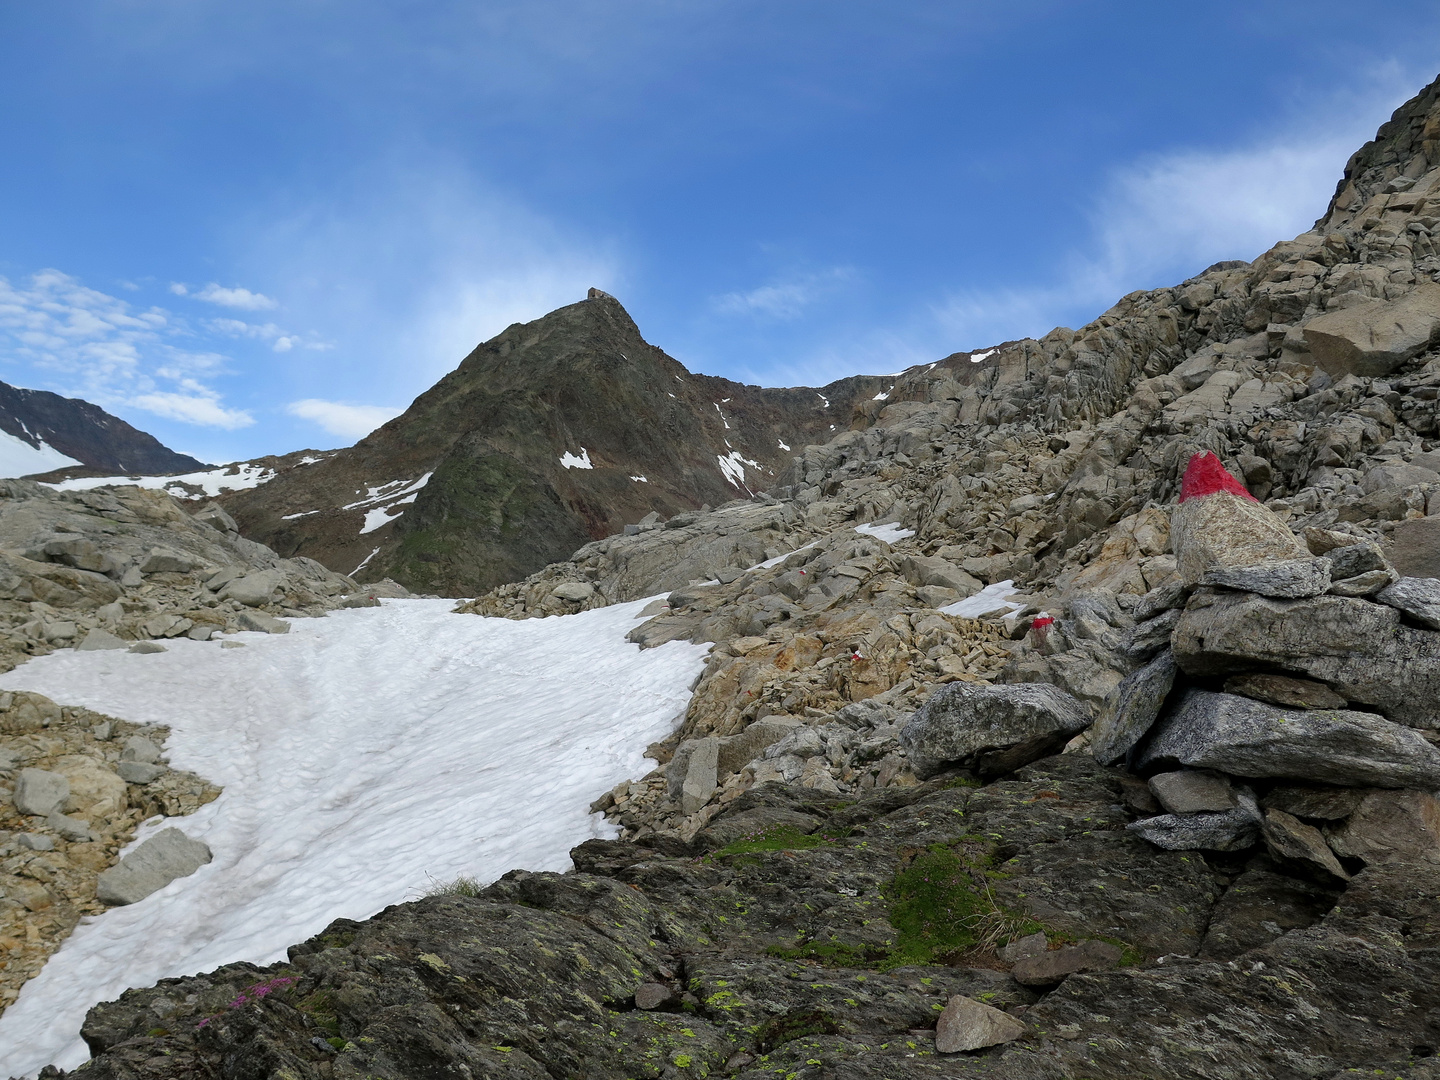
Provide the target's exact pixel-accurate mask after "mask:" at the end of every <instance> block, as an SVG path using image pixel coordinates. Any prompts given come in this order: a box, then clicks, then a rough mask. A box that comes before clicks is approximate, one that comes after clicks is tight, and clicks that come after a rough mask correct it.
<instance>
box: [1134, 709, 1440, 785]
mask: <svg viewBox="0 0 1440 1080" xmlns="http://www.w3.org/2000/svg"><path fill="white" fill-rule="evenodd" d="M1176 765H1188V766H1190V767H1191V768H1198V769H1205V768H1208V769H1218V770H1219V771H1221V772H1224V773H1229V774H1230V775H1231V776H1245V777H1253V778H1257V779H1258V778H1266V777H1271V778H1283V779H1291V780H1310V781H1316V782H1319V783H1325V784H1341V785H1349V786H1352V787H1387V788H1407V787H1416V788H1437V787H1440V750H1437V749H1436V748H1435V747H1434V746H1432V745H1430V743H1429V742H1427V741H1426V740H1425V738H1424V737H1423V736H1421V735H1420V733H1419V732H1417V731H1414V730H1412V729H1411V728H1407V727H1404V726H1402V725H1400V724H1394V723H1391V722H1390V721H1388V720H1384V719H1382V718H1380V717H1378V716H1376V715H1375V714H1374V713H1362V712H1353V711H1347V710H1342V709H1279V708H1276V707H1275V706H1273V705H1266V704H1265V703H1263V702H1260V701H1255V700H1252V699H1251V698H1245V697H1239V696H1237V695H1235V694H1216V693H1213V692H1211V691H1208V690H1197V689H1191V690H1187V691H1186V692H1185V695H1184V696H1183V697H1182V698H1181V699H1180V701H1179V703H1178V705H1177V706H1176V708H1175V709H1174V711H1173V712H1171V713H1170V714H1169V715H1167V716H1164V717H1162V718H1161V719H1160V721H1159V722H1158V723H1157V724H1156V725H1155V728H1154V729H1153V731H1152V734H1151V739H1150V741H1149V742H1148V743H1147V744H1146V746H1145V749H1144V751H1143V752H1142V753H1141V754H1140V755H1139V757H1138V760H1137V762H1136V766H1137V768H1140V769H1144V770H1153V769H1164V768H1174V767H1175V766H1176Z"/></svg>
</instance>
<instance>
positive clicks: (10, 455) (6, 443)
mask: <svg viewBox="0 0 1440 1080" xmlns="http://www.w3.org/2000/svg"><path fill="white" fill-rule="evenodd" d="M25 430H26V431H29V430H30V429H29V428H26V429H25ZM80 464H82V462H79V461H76V460H75V459H74V458H72V457H66V456H65V455H64V454H62V453H61V452H60V451H59V450H56V449H55V448H54V447H53V446H51V445H50V444H49V443H47V442H45V441H44V440H43V439H42V440H40V445H39V446H38V447H36V446H31V445H30V444H29V443H28V442H26V441H25V440H24V439H21V438H18V437H17V436H14V435H11V434H10V433H9V432H8V431H0V477H6V478H8V477H12V476H29V475H31V474H32V473H44V472H49V471H50V470H51V469H63V468H66V467H67V466H70V465H80Z"/></svg>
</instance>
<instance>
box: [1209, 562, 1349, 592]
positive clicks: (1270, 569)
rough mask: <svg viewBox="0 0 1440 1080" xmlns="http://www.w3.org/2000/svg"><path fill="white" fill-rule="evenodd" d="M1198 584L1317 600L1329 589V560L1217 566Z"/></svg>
mask: <svg viewBox="0 0 1440 1080" xmlns="http://www.w3.org/2000/svg"><path fill="white" fill-rule="evenodd" d="M1200 584H1201V585H1210V586H1219V587H1221V588H1225V589H1237V590H1239V591H1241V592H1250V593H1257V594H1258V595H1260V596H1278V597H1282V598H1284V599H1289V600H1294V599H1299V598H1300V597H1305V596H1319V595H1320V594H1321V593H1323V592H1326V591H1328V590H1329V588H1330V560H1329V559H1323V558H1320V559H1317V558H1305V559H1280V560H1276V561H1274V562H1268V563H1260V564H1259V565H1258V566H1220V567H1216V568H1215V569H1214V570H1207V571H1206V572H1205V574H1204V575H1203V576H1202V577H1201V578H1200Z"/></svg>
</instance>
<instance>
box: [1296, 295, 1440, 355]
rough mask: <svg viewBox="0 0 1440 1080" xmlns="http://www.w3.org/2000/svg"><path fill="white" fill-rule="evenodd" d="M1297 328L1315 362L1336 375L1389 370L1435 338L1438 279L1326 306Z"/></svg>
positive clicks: (1439, 326) (1439, 334) (1439, 315)
mask: <svg viewBox="0 0 1440 1080" xmlns="http://www.w3.org/2000/svg"><path fill="white" fill-rule="evenodd" d="M1302 332H1303V333H1304V335H1305V343H1306V344H1307V345H1309V346H1310V353H1311V355H1312V356H1314V357H1315V362H1316V363H1317V364H1319V365H1320V366H1321V367H1322V368H1324V369H1325V370H1326V371H1327V372H1329V373H1330V374H1331V375H1333V376H1334V377H1335V378H1340V377H1341V376H1343V375H1359V376H1361V377H1370V378H1374V377H1377V376H1382V375H1388V374H1390V373H1391V372H1392V371H1394V370H1395V369H1396V368H1398V367H1400V366H1401V365H1402V364H1404V363H1405V362H1406V361H1407V360H1411V359H1413V358H1414V357H1416V356H1419V355H1420V354H1421V353H1422V352H1424V351H1425V350H1426V349H1427V348H1428V347H1429V346H1430V345H1431V343H1432V342H1434V341H1436V340H1437V338H1440V285H1436V284H1434V283H1433V282H1429V281H1426V282H1422V283H1421V284H1420V285H1419V286H1417V287H1416V288H1415V289H1414V290H1413V291H1411V292H1409V293H1406V294H1405V295H1404V296H1402V297H1400V298H1399V299H1397V300H1389V301H1385V300H1372V301H1369V302H1367V303H1361V304H1355V305H1353V306H1351V307H1345V308H1341V309H1340V310H1338V311H1329V312H1326V313H1325V314H1323V315H1320V316H1317V317H1316V318H1314V319H1312V320H1311V321H1310V322H1308V323H1306V324H1305V328H1304V330H1303V331H1302Z"/></svg>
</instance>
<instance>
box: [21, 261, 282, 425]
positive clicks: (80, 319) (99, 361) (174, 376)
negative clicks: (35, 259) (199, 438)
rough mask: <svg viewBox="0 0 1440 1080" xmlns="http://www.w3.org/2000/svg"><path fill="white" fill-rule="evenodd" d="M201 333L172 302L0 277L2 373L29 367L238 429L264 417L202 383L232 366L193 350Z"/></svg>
mask: <svg viewBox="0 0 1440 1080" xmlns="http://www.w3.org/2000/svg"><path fill="white" fill-rule="evenodd" d="M193 342H194V334H193V332H192V331H191V330H190V329H189V328H188V327H187V326H186V325H185V324H184V322H183V320H178V321H177V320H176V319H175V318H174V317H173V316H172V315H171V313H169V312H167V311H165V310H164V309H162V308H158V307H151V308H148V309H145V310H137V309H136V308H134V307H133V306H132V305H130V304H127V303H126V302H125V301H123V300H120V299H117V298H116V297H114V296H110V295H108V294H107V293H103V292H100V291H98V290H96V289H91V288H88V287H87V286H85V285H83V284H81V283H80V282H79V281H78V280H77V279H75V278H73V277H71V276H70V275H68V274H64V273H61V272H60V271H58V270H42V271H40V272H39V273H37V274H34V275H32V276H31V277H30V278H29V279H28V281H25V282H22V283H12V282H10V281H8V280H7V279H5V278H0V365H3V367H0V370H4V372H5V377H6V378H9V379H14V378H16V375H15V374H13V373H12V371H11V370H10V369H11V368H18V369H19V370H20V371H21V372H24V371H25V370H26V369H29V372H30V374H31V377H30V378H27V379H26V381H27V382H29V381H32V380H33V379H34V377H35V376H38V377H39V379H38V381H41V382H44V383H47V384H49V386H50V387H51V388H53V389H56V390H59V391H60V392H62V393H66V394H70V395H73V396H76V397H83V398H85V399H87V400H89V401H93V402H96V403H97V404H100V405H103V406H106V407H108V408H112V409H113V408H117V407H118V408H123V407H131V408H137V409H144V410H146V411H147V412H151V413H154V414H156V415H157V416H164V417H167V418H169V419H173V420H180V421H183V422H184V423H187V424H199V425H203V426H207V427H218V428H223V429H226V430H234V429H236V428H240V427H246V426H248V425H250V424H252V423H254V419H253V417H251V416H250V414H249V413H247V412H244V411H243V410H240V409H232V408H228V407H226V406H225V405H223V404H222V403H221V395H220V394H219V392H218V391H216V390H214V389H213V388H211V387H210V386H208V385H206V383H205V382H203V381H202V379H203V378H204V377H207V376H214V375H216V374H219V373H220V372H222V371H223V370H224V369H225V367H226V365H227V364H228V363H229V360H228V358H227V357H225V356H222V355H220V354H219V353H215V352H210V351H202V350H196V349H195V348H193V347H187V346H190V345H192V343H193Z"/></svg>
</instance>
